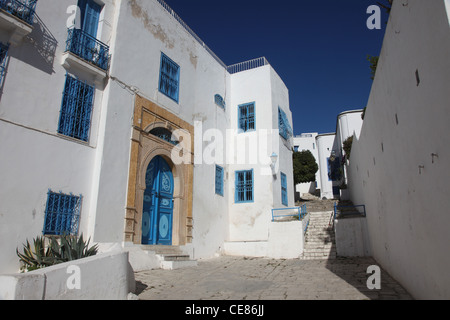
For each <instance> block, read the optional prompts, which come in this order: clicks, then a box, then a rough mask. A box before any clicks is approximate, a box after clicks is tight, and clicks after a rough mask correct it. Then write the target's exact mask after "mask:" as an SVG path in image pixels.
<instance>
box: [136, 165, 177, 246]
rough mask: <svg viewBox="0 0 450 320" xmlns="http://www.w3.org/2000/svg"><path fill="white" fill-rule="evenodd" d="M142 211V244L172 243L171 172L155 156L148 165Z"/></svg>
mask: <svg viewBox="0 0 450 320" xmlns="http://www.w3.org/2000/svg"><path fill="white" fill-rule="evenodd" d="M145 184H146V189H145V192H144V205H143V213H142V244H157V245H172V221H173V219H172V217H173V190H174V186H173V174H172V170H171V169H170V166H169V164H168V163H167V162H166V161H165V160H164V159H163V158H162V157H160V156H156V157H155V158H154V159H153V160H152V161H151V162H150V164H149V165H148V168H147V173H146V178H145Z"/></svg>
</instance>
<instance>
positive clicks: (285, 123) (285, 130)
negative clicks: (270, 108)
mask: <svg viewBox="0 0 450 320" xmlns="http://www.w3.org/2000/svg"><path fill="white" fill-rule="evenodd" d="M278 124H279V131H280V136H282V137H283V138H284V139H285V140H288V139H289V138H290V137H292V136H293V135H294V133H293V131H292V127H291V125H290V124H289V120H288V118H287V116H286V113H285V112H284V111H283V110H281V108H278Z"/></svg>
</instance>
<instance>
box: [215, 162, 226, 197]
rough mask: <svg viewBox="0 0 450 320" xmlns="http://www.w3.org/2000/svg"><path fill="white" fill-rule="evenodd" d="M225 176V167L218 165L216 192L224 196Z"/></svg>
mask: <svg viewBox="0 0 450 320" xmlns="http://www.w3.org/2000/svg"><path fill="white" fill-rule="evenodd" d="M223 176H224V169H223V168H222V167H221V166H218V165H216V194H217V195H219V196H222V197H223V189H224V188H223V184H224V183H223Z"/></svg>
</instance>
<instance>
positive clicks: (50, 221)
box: [43, 190, 82, 235]
mask: <svg viewBox="0 0 450 320" xmlns="http://www.w3.org/2000/svg"><path fill="white" fill-rule="evenodd" d="M81 200H82V196H81V195H80V196H74V195H72V194H70V195H67V194H63V193H55V192H52V191H51V190H49V191H48V193H47V205H46V207H45V221H44V231H43V233H44V234H45V235H77V234H78V226H79V222H80V212H81Z"/></svg>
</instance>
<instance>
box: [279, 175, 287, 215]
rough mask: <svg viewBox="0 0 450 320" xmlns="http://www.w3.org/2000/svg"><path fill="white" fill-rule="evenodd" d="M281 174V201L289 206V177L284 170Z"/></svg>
mask: <svg viewBox="0 0 450 320" xmlns="http://www.w3.org/2000/svg"><path fill="white" fill-rule="evenodd" d="M280 175H281V203H282V204H283V205H285V206H286V207H287V206H288V204H289V201H288V194H287V177H286V175H285V174H284V173H283V172H281V173H280Z"/></svg>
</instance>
